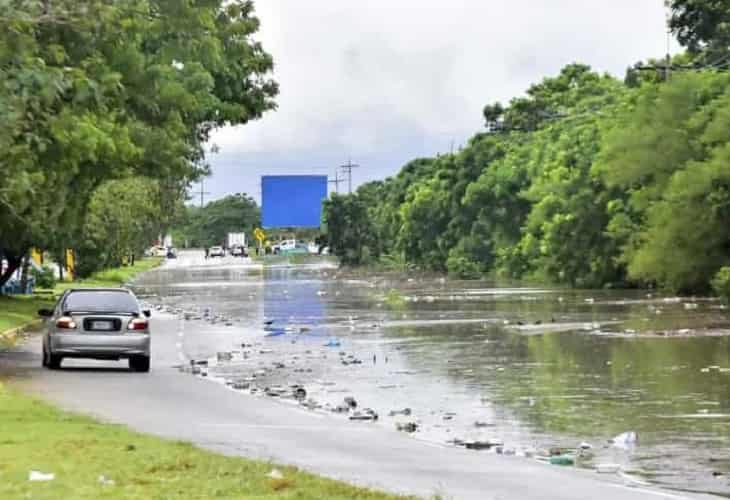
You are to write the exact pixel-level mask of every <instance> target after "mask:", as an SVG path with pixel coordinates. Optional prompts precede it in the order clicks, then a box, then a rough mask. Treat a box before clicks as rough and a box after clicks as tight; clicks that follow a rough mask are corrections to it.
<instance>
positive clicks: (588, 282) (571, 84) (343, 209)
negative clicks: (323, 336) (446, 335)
mask: <svg viewBox="0 0 730 500" xmlns="http://www.w3.org/2000/svg"><path fill="white" fill-rule="evenodd" d="M669 6H670V8H671V9H672V14H673V15H672V18H671V20H670V26H671V28H672V29H673V30H674V31H675V33H677V35H678V38H679V40H680V41H681V42H682V43H684V44H686V45H687V48H688V51H687V53H685V54H681V55H679V56H676V57H675V58H673V60H672V61H669V62H668V63H667V64H665V66H664V67H662V65H661V64H658V65H656V69H655V70H654V69H652V64H651V63H649V64H639V65H637V66H635V67H633V68H631V69H630V70H629V71H628V72H627V76H626V78H625V80H623V81H622V80H619V79H616V78H614V77H611V76H609V75H605V74H598V73H596V72H594V71H591V69H590V68H589V67H588V66H585V65H581V64H571V65H569V66H567V67H565V68H563V70H562V71H561V72H560V73H559V74H558V75H556V76H554V77H550V78H546V79H544V80H543V81H542V82H540V83H537V84H535V85H532V86H531V87H530V88H529V89H528V90H527V92H526V94H525V95H524V96H523V97H519V98H515V99H513V100H512V101H510V102H509V103H508V104H507V105H503V104H501V103H495V104H489V105H487V106H485V108H484V111H483V114H484V118H485V126H486V130H485V131H483V132H480V133H477V134H476V135H475V136H474V137H472V138H471V140H470V141H469V143H468V145H466V147H464V148H463V149H462V150H460V151H459V152H457V153H454V154H445V155H439V156H437V157H435V158H426V159H418V160H414V161H412V162H410V163H409V164H407V165H406V166H405V167H403V169H402V170H401V171H400V172H399V173H398V174H397V175H396V176H394V177H392V178H388V179H386V180H384V181H377V182H371V183H368V184H365V185H363V186H361V187H360V188H359V189H358V190H357V192H356V193H355V194H353V195H350V196H337V197H334V198H333V199H331V200H329V201H327V202H325V205H324V222H325V223H326V225H325V226H324V227H325V231H326V233H327V238H328V241H329V244H330V246H331V247H332V249H333V251H334V252H335V253H336V254H337V255H339V256H340V257H341V258H343V260H344V261H345V262H346V263H351V264H360V263H366V262H369V261H370V262H372V261H378V260H382V259H383V258H384V257H385V258H386V259H387V260H388V261H396V262H401V261H405V262H406V263H410V264H412V265H415V266H418V267H420V268H423V269H430V270H437V271H447V272H449V273H451V274H454V275H457V276H461V277H477V276H485V275H490V276H493V277H501V278H505V279H532V280H540V281H543V282H554V283H561V284H567V285H572V286H581V287H600V286H636V285H640V286H646V285H656V286H662V287H666V288H668V289H671V290H675V291H679V292H705V291H707V290H708V289H709V287H710V283H711V282H712V280H713V277H716V276H718V277H716V278H715V283H716V287H718V286H720V285H719V283H720V281H722V280H721V275H722V272H721V271H720V270H721V268H723V266H728V265H730V73H728V72H727V71H726V70H724V67H723V66H722V65H720V66H717V65H707V64H706V61H707V60H708V59H713V60H717V59H716V58H718V56H719V57H720V59H722V58H723V57H724V58H726V59H727V60H728V64H730V37H729V36H728V31H727V26H728V25H729V24H728V22H727V20H728V19H730V6H729V5H728V4H727V2H694V1H688V0H674V1H672V2H669ZM713 23H714V24H713ZM647 68H648V70H647ZM678 68H679V69H681V71H680V70H679V69H678ZM725 275H726V276H730V275H728V272H727V271H725Z"/></svg>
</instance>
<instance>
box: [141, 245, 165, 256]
mask: <svg viewBox="0 0 730 500" xmlns="http://www.w3.org/2000/svg"><path fill="white" fill-rule="evenodd" d="M145 254H146V255H149V256H150V257H164V256H165V255H167V249H166V248H165V247H163V246H162V245H155V246H153V247H152V248H150V249H149V250H147V251H146V252H145Z"/></svg>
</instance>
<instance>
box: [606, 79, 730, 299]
mask: <svg viewBox="0 0 730 500" xmlns="http://www.w3.org/2000/svg"><path fill="white" fill-rule="evenodd" d="M729 130H730V77H728V76H727V75H726V74H712V73H694V74H684V75H677V76H675V77H674V78H673V79H672V80H671V81H670V82H669V83H666V84H662V85H660V86H647V87H642V88H641V89H640V90H639V91H638V95H637V98H636V104H635V106H634V107H633V108H632V109H630V110H627V111H626V112H625V113H624V114H623V115H622V116H621V117H620V118H619V119H618V120H616V123H615V127H614V128H613V129H612V130H611V131H610V132H609V133H608V134H607V138H606V141H605V144H604V147H603V151H602V154H601V161H600V162H599V164H598V166H597V170H599V171H600V172H601V174H602V177H603V178H604V179H605V181H606V183H607V184H608V185H609V186H613V187H617V188H620V189H621V190H622V191H623V192H624V193H626V196H625V199H624V200H622V201H616V202H614V203H613V204H612V205H611V221H610V223H609V227H608V228H609V232H610V233H611V234H612V236H613V238H614V241H616V243H617V244H619V245H620V246H621V248H622V249H623V251H622V255H621V259H622V260H623V261H624V262H625V263H626V264H627V270H628V273H629V276H630V277H631V278H633V279H636V280H639V281H642V282H649V283H658V284H660V285H662V286H664V287H667V288H669V289H672V290H675V291H685V292H690V291H707V290H708V288H709V282H710V279H711V278H712V276H713V275H714V274H715V273H716V272H717V270H718V269H719V268H720V267H721V266H722V265H723V263H725V262H726V261H727V258H728V254H729V253H730V251H729V249H730V227H729V226H728V223H727V221H728V220H730V197H729V196H730V168H728V165H729V164H730V163H728V161H729V160H730V156H729V155H730V149H729V146H730V132H729Z"/></svg>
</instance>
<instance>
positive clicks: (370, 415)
mask: <svg viewBox="0 0 730 500" xmlns="http://www.w3.org/2000/svg"><path fill="white" fill-rule="evenodd" d="M377 419H378V414H377V413H376V412H375V410H373V409H372V408H363V409H362V410H361V411H356V412H353V413H352V415H350V420H363V421H368V420H372V421H375V420H377Z"/></svg>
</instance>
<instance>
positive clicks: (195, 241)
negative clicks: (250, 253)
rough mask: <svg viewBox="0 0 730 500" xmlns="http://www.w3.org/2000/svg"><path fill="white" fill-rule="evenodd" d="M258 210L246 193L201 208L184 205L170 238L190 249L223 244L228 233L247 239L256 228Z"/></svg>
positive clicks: (230, 196) (258, 223) (258, 217)
mask: <svg viewBox="0 0 730 500" xmlns="http://www.w3.org/2000/svg"><path fill="white" fill-rule="evenodd" d="M260 221H261V210H260V209H259V207H258V206H257V205H256V202H255V201H254V200H253V198H251V197H250V196H248V195H246V194H241V193H239V194H234V195H229V196H226V197H224V198H221V199H220V200H215V201H212V202H210V203H208V204H206V205H205V206H204V207H202V208H200V207H194V206H188V207H186V208H185V216H184V217H183V219H182V221H181V223H180V224H179V225H178V226H177V227H176V229H175V231H173V239H174V240H175V241H177V242H178V245H182V244H183V243H184V242H187V244H188V246H191V247H210V246H213V245H223V244H224V243H225V241H226V237H227V235H228V233H238V232H244V233H246V236H247V238H248V239H249V240H251V239H252V233H253V230H254V229H255V228H256V227H258V226H259V225H260Z"/></svg>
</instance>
